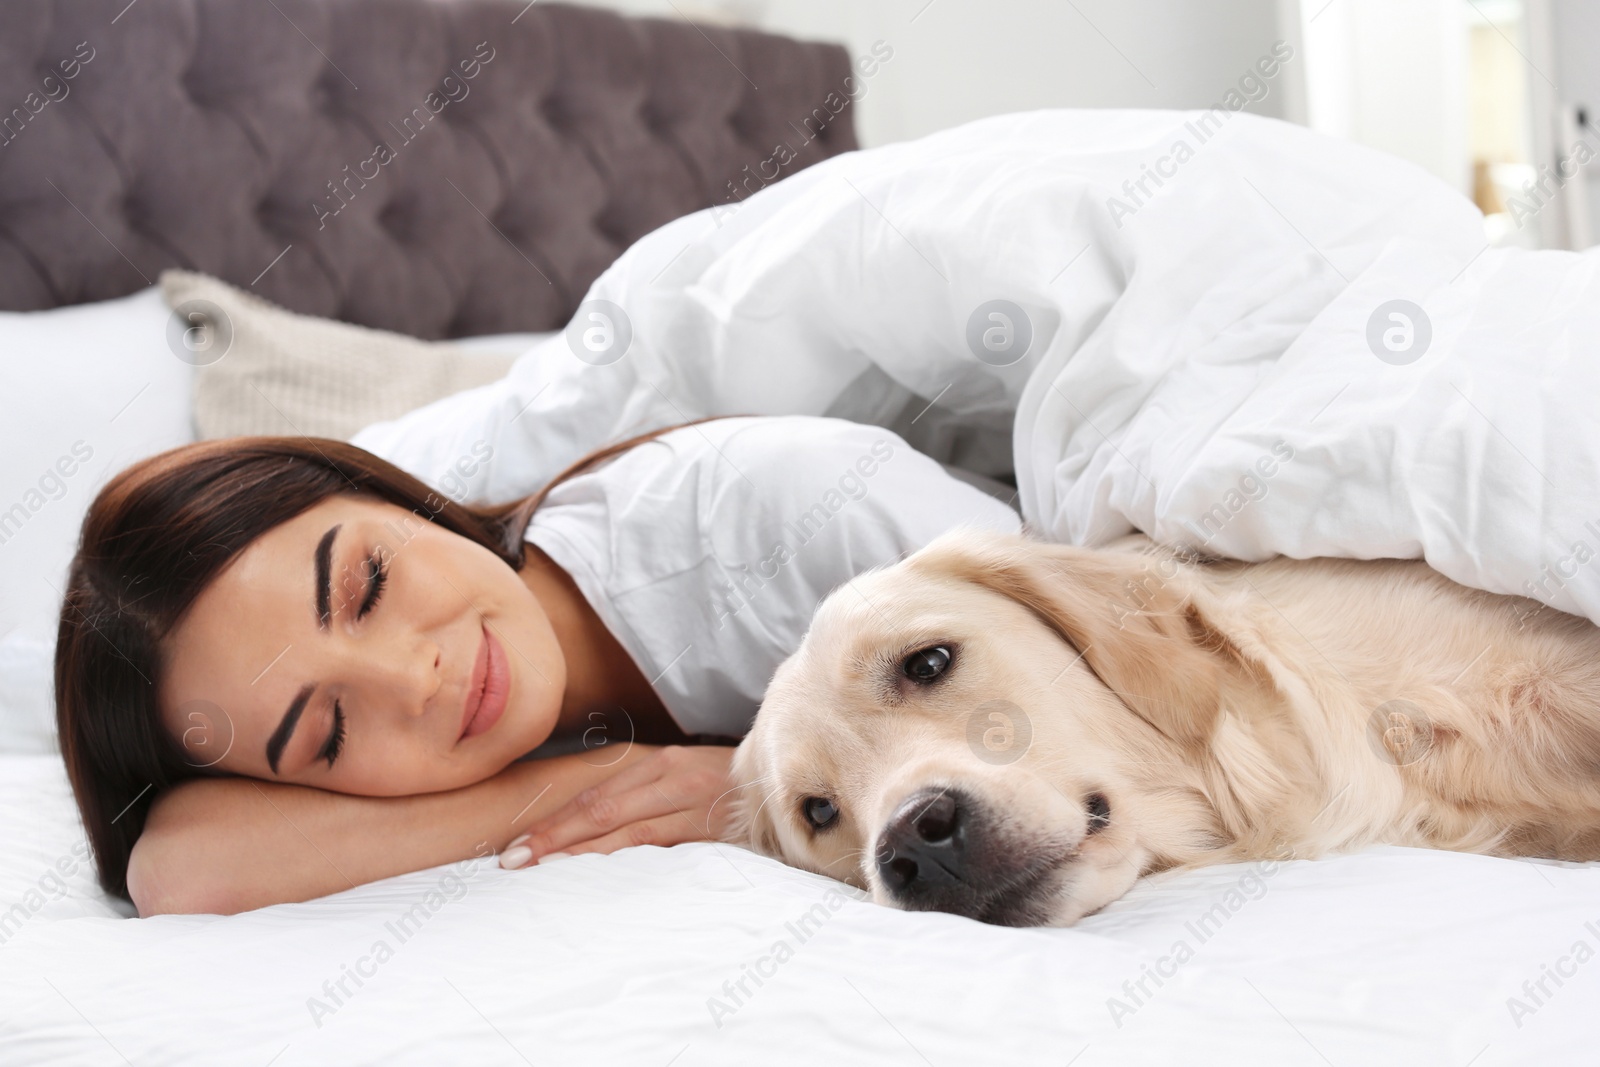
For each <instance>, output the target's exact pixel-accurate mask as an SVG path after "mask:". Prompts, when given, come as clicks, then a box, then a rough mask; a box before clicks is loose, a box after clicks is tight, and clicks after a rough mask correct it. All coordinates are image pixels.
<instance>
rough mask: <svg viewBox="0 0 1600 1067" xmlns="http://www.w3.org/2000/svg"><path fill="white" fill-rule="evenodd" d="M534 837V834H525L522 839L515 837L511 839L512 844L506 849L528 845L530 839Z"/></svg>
mask: <svg viewBox="0 0 1600 1067" xmlns="http://www.w3.org/2000/svg"><path fill="white" fill-rule="evenodd" d="M532 836H533V835H532V834H523V835H522V836H521V837H514V838H512V839H511V844H509V845H507V846H506V848H516V847H517V846H518V845H526V844H527V843H528V838H530V837H532Z"/></svg>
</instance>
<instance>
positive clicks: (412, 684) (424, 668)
mask: <svg viewBox="0 0 1600 1067" xmlns="http://www.w3.org/2000/svg"><path fill="white" fill-rule="evenodd" d="M359 656H360V658H361V659H362V660H363V661H364V669H363V670H362V674H364V675H365V682H366V684H367V685H368V686H370V687H371V688H372V689H373V691H374V695H375V696H377V697H379V698H381V699H382V700H383V702H384V703H386V704H388V705H390V706H391V707H394V708H395V709H396V710H398V711H401V712H403V713H404V714H406V715H408V716H411V717H417V716H421V715H423V714H425V713H426V712H427V711H428V710H429V709H430V707H431V706H432V703H433V701H434V698H435V697H436V696H438V694H439V692H440V690H441V689H442V688H443V686H444V667H443V658H442V653H441V650H440V648H439V646H438V645H437V644H435V643H434V642H432V641H425V642H421V643H419V644H416V645H412V646H411V647H404V646H394V645H391V646H388V647H384V648H373V647H370V646H369V647H368V648H364V649H362V650H361V651H360V653H359Z"/></svg>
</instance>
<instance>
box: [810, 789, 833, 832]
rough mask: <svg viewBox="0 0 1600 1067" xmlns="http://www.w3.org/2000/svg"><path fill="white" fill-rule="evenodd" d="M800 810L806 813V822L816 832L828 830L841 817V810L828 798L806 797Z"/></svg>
mask: <svg viewBox="0 0 1600 1067" xmlns="http://www.w3.org/2000/svg"><path fill="white" fill-rule="evenodd" d="M800 810H801V811H803V812H804V813H805V816H806V822H808V823H810V824H811V826H812V829H815V830H826V829H827V828H828V827H829V826H831V825H833V820H835V819H837V818H838V817H839V809H838V808H837V807H835V806H834V803H833V801H831V800H829V799H828V798H827V797H806V799H805V800H804V801H803V802H802V803H801V805H800Z"/></svg>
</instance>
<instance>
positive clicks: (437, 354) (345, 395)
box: [161, 270, 520, 440]
mask: <svg viewBox="0 0 1600 1067" xmlns="http://www.w3.org/2000/svg"><path fill="white" fill-rule="evenodd" d="M161 292H162V295H164V296H165V297H166V300H167V306H168V307H170V308H172V309H173V311H174V315H173V317H172V318H171V319H169V320H168V339H169V341H170V342H171V343H172V348H173V351H174V352H176V353H178V356H179V358H180V359H184V360H186V361H188V362H190V363H193V364H195V366H196V368H197V370H196V373H195V384H194V419H195V428H196V429H197V430H198V432H199V435H200V436H201V437H202V438H210V437H233V436H236V435H239V434H305V435H307V436H311V437H336V438H339V439H340V440H346V439H348V438H349V437H351V436H352V435H354V434H355V432H356V431H357V430H359V429H361V428H362V427H364V426H367V425H369V424H371V423H374V422H379V421H381V420H384V419H392V418H396V417H398V416H400V415H403V414H405V413H406V412H408V411H410V410H412V409H413V408H419V407H421V406H423V405H424V404H428V403H431V402H432V401H434V400H437V399H439V398H440V397H443V396H448V395H450V394H451V393H456V392H460V391H461V390H463V389H470V388H472V387H473V386H476V385H483V384H485V383H486V382H492V381H495V380H497V379H499V378H503V377H505V374H506V371H507V370H509V369H510V367H511V364H512V363H513V362H515V360H516V358H517V356H518V355H519V354H520V353H518V352H507V353H497V352H496V353H491V352H482V351H473V352H466V351H462V350H460V349H458V348H456V347H455V346H453V345H450V344H447V343H442V342H440V343H430V342H427V341H419V340H417V339H416V338H414V337H407V336H405V335H404V334H398V333H389V332H387V331H385V330H373V329H369V328H367V327H365V326H353V325H351V324H349V323H345V322H335V321H333V320H332V319H319V318H314V317H312V316H309V315H297V314H295V313H294V312H292V311H286V310H284V309H283V308H281V307H278V306H277V305H276V304H273V303H270V302H268V301H266V300H263V299H262V298H260V297H258V296H255V295H254V294H251V293H247V292H244V291H243V290H240V289H235V288H234V287H233V286H231V285H228V284H227V283H225V282H221V281H218V280H217V279H215V278H212V277H210V276H208V275H205V274H194V273H191V272H189V271H181V270H169V271H163V272H162V274H161ZM185 323H187V324H188V325H187V327H186V326H185V325H184V324H185Z"/></svg>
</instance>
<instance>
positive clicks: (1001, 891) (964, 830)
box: [873, 786, 1109, 926]
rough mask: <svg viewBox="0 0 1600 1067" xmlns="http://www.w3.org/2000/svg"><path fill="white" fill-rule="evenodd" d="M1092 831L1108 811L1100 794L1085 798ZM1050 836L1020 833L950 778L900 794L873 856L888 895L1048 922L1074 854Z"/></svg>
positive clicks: (1015, 922)
mask: <svg viewBox="0 0 1600 1067" xmlns="http://www.w3.org/2000/svg"><path fill="white" fill-rule="evenodd" d="M1086 806H1087V807H1088V814H1089V833H1090V834H1094V833H1096V832H1098V830H1099V829H1100V827H1101V826H1103V825H1104V823H1105V822H1106V821H1108V818H1109V807H1108V805H1107V804H1106V801H1105V797H1104V796H1103V794H1100V793H1095V794H1092V795H1091V796H1090V797H1089V799H1088V800H1087V801H1086ZM1075 853H1076V849H1075V848H1063V847H1061V845H1060V844H1059V843H1058V842H1051V841H1048V840H1033V839H1028V840H1019V839H1017V838H1016V836H1015V834H1014V833H1012V834H1007V833H1004V832H1002V831H1001V830H1000V829H999V824H998V823H997V822H996V820H995V819H994V818H993V817H992V816H991V815H990V813H988V812H987V811H986V809H985V808H984V806H983V804H982V803H981V802H980V801H978V800H977V799H976V798H975V797H974V796H973V795H972V794H970V793H968V792H965V791H964V790H961V789H957V788H953V787H949V786H943V787H940V786H930V787H926V788H923V789H919V790H917V791H916V792H914V793H912V794H911V795H910V796H908V797H906V798H905V799H904V800H902V801H901V802H900V803H899V804H898V805H897V806H896V807H895V809H894V812H893V814H891V815H890V816H889V819H888V821H887V822H886V823H885V824H884V828H883V831H882V832H881V833H880V834H879V835H878V841H877V847H876V849H875V855H874V857H873V858H874V859H875V861H876V865H877V873H878V881H879V882H880V884H881V885H882V886H883V889H884V891H885V892H886V893H887V894H888V896H889V898H890V903H892V904H893V905H894V906H895V907H898V908H903V909H905V910H906V911H947V912H950V913H952V914H954V915H963V916H966V917H967V918H969V919H978V920H980V921H982V922H988V923H997V924H1000V925H1004V926H1036V925H1041V924H1044V923H1046V922H1048V919H1049V915H1050V913H1051V911H1052V907H1051V897H1052V896H1053V894H1054V893H1055V891H1056V889H1057V886H1058V885H1059V881H1060V876H1061V875H1060V872H1061V870H1062V864H1063V863H1064V862H1067V861H1068V860H1069V859H1070V858H1071V856H1073V855H1075Z"/></svg>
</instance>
